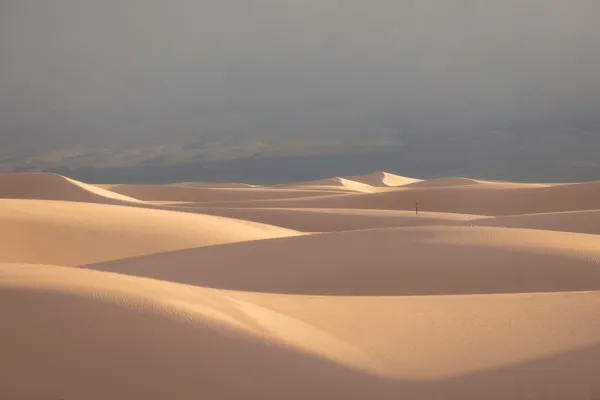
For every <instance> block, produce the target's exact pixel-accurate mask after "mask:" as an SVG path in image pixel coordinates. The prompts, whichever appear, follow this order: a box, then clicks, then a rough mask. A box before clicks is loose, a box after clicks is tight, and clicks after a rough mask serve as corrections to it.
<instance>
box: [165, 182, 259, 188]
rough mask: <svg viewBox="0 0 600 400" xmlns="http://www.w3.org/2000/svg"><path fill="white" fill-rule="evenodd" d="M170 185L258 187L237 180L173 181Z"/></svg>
mask: <svg viewBox="0 0 600 400" xmlns="http://www.w3.org/2000/svg"><path fill="white" fill-rule="evenodd" d="M169 186H184V187H196V188H212V189H240V188H252V187H257V186H256V185H249V184H247V183H237V182H179V183H171V184H169Z"/></svg>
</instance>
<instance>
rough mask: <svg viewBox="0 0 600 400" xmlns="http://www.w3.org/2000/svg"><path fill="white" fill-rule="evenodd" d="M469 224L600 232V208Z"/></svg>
mask: <svg viewBox="0 0 600 400" xmlns="http://www.w3.org/2000/svg"><path fill="white" fill-rule="evenodd" d="M468 223H469V224H473V225H478V226H498V227H509V228H527V229H545V230H553V231H562V232H578V233H589V234H596V235H598V234H600V210H589V211H568V212H557V213H544V214H525V215H511V216H505V217H494V218H483V219H478V220H477V221H475V220H472V221H469V222H468Z"/></svg>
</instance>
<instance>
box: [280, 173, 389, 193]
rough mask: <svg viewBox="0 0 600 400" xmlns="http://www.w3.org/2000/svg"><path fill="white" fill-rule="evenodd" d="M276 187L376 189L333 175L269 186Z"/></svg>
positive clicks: (370, 191)
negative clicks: (332, 176) (331, 176)
mask: <svg viewBox="0 0 600 400" xmlns="http://www.w3.org/2000/svg"><path fill="white" fill-rule="evenodd" d="M269 187H271V188H276V189H305V190H307V189H312V190H332V191H342V192H358V193H372V192H374V191H377V189H376V188H374V187H373V186H371V185H369V184H366V183H363V182H357V181H353V180H350V179H346V178H340V177H334V178H326V179H319V180H314V181H306V182H296V183H289V184H281V185H272V186H269Z"/></svg>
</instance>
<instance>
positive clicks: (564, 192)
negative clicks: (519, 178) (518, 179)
mask: <svg viewBox="0 0 600 400" xmlns="http://www.w3.org/2000/svg"><path fill="white" fill-rule="evenodd" d="M415 202H419V208H420V210H421V212H422V213H423V214H424V213H426V212H428V211H431V212H443V213H461V214H474V215H487V216H499V215H515V214H533V213H549V212H561V211H578V210H596V209H598V204H600V182H586V183H579V184H569V185H558V186H549V187H516V188H515V187H496V186H495V185H487V184H479V185H470V186H455V187H434V188H413V189H410V188H398V189H397V190H394V191H387V192H381V193H368V194H354V195H332V196H323V197H320V198H319V197H311V198H303V199H286V200H259V201H253V202H244V201H238V202H234V201H231V202H223V203H210V207H227V208H240V207H252V208H274V207H279V208H344V209H349V208H354V209H380V210H414V207H415Z"/></svg>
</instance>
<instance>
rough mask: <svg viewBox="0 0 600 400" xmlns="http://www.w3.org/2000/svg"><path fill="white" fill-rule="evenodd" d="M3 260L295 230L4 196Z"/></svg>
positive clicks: (128, 250)
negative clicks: (5, 197)
mask: <svg viewBox="0 0 600 400" xmlns="http://www.w3.org/2000/svg"><path fill="white" fill-rule="evenodd" d="M0 232H1V233H0V239H1V240H0V262H22V263H41V264H55V265H78V264H84V263H90V262H100V261H106V260H113V259H118V258H124V257H134V256H139V255H142V254H150V253H160V252H164V251H172V250H178V249H186V248H192V247H200V246H208V245H214V244H222V243H231V242H236V241H246V240H255V239H266V238H273V237H280V236H287V235H296V234H297V232H295V231H291V230H287V229H283V228H278V227H274V226H269V225H263V224H257V223H253V222H246V221H240V220H233V219H228V218H221V217H213V216H208V215H199V214H185V213H178V212H174V211H162V210H153V209H146V208H137V207H123V206H113V205H105V204H92V203H90V204H86V203H72V202H64V201H49V200H12V199H0Z"/></svg>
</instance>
